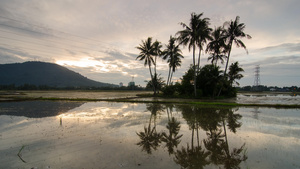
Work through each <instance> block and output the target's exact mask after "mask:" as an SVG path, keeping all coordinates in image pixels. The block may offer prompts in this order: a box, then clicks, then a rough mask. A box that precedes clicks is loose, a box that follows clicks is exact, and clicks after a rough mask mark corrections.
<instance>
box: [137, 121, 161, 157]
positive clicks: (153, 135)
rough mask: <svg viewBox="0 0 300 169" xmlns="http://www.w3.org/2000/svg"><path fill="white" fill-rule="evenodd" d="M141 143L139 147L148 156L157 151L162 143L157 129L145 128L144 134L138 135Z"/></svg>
mask: <svg viewBox="0 0 300 169" xmlns="http://www.w3.org/2000/svg"><path fill="white" fill-rule="evenodd" d="M136 134H137V135H138V136H139V137H140V139H141V141H140V142H138V143H137V145H139V146H141V147H142V151H146V152H147V153H148V154H151V153H152V149H153V150H156V149H157V147H158V146H159V143H160V138H161V134H160V133H157V132H156V131H155V127H153V128H152V129H151V127H150V125H149V127H148V128H146V127H144V132H139V133H136Z"/></svg>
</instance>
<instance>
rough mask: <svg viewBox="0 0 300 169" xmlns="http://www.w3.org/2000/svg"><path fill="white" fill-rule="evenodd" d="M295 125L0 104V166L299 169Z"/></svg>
mask: <svg viewBox="0 0 300 169" xmlns="http://www.w3.org/2000/svg"><path fill="white" fill-rule="evenodd" d="M245 97H248V96H245ZM299 124H300V110H299V109H274V108H259V107H252V108H247V107H240V108H234V109H232V108H224V107H223V108H221V107H220V108H218V109H216V108H203V107H198V106H194V105H180V104H177V105H173V104H150V103H149V104H132V103H112V102H63V101H60V102H51V101H25V102H1V103H0V142H1V144H0V157H1V158H0V168H20V169H21V168H24V169H25V168H26V169H28V168H38V169H39V168H42V169H44V168H128V169H132V168H133V169H134V168H149V169H150V168H151V169H152V168H162V169H165V168H280V169H281V168H300V161H299V159H300V153H299V152H300V125H299Z"/></svg>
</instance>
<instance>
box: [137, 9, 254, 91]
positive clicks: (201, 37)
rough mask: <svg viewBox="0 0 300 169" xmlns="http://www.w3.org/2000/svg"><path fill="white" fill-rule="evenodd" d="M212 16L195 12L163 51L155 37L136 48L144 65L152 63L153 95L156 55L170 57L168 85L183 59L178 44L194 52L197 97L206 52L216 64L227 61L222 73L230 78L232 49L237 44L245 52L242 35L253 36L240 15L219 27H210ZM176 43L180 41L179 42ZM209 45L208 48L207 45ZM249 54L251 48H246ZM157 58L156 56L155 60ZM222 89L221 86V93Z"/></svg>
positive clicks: (168, 58)
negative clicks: (199, 76) (229, 65)
mask: <svg viewBox="0 0 300 169" xmlns="http://www.w3.org/2000/svg"><path fill="white" fill-rule="evenodd" d="M209 21H210V19H209V18H203V13H200V14H196V13H192V14H191V18H190V22H189V23H188V24H185V23H180V25H182V27H183V30H180V31H178V32H177V33H176V37H172V36H171V37H170V40H169V44H168V45H167V48H166V49H165V50H164V51H161V50H160V49H161V47H162V45H160V42H158V41H155V42H154V43H152V38H150V37H149V38H148V39H147V40H145V41H142V44H141V45H140V46H138V47H137V49H139V50H140V54H139V55H138V57H137V59H139V60H144V64H145V66H147V65H148V66H149V71H150V75H151V81H152V84H153V85H152V87H153V91H154V94H155V93H156V88H155V86H156V85H155V83H157V81H155V79H157V78H155V77H156V76H157V74H156V58H157V56H162V57H163V59H165V60H167V62H168V64H169V74H168V80H167V85H169V84H170V83H171V79H172V74H173V73H174V72H175V70H176V68H177V67H179V66H180V65H181V59H182V58H183V56H182V52H181V50H180V49H179V46H180V45H182V46H187V47H188V49H189V51H191V50H192V53H193V69H194V79H193V86H194V95H195V96H197V84H196V83H197V80H196V78H197V75H198V74H199V72H200V59H201V58H200V57H201V54H202V52H203V51H205V52H206V53H209V57H208V60H211V63H212V64H213V65H215V66H216V67H217V63H218V61H221V63H222V64H224V60H225V61H226V65H225V69H224V72H223V77H224V79H225V78H227V74H226V73H227V68H228V64H229V58H230V54H231V50H232V45H233V44H236V46H237V47H242V48H244V49H245V50H246V51H247V49H246V46H245V44H244V43H243V42H242V40H241V39H242V38H244V37H246V38H248V39H250V38H251V36H250V35H248V34H246V33H244V29H245V24H244V23H240V17H239V16H237V17H236V18H235V20H234V21H233V20H231V21H229V22H225V23H224V24H223V26H220V27H217V28H215V29H214V30H213V29H212V28H210V27H209V26H210V22H209ZM176 42H177V43H178V44H176ZM205 45H206V49H205V50H204V47H205ZM196 49H198V50H199V53H198V54H199V55H198V59H197V58H196ZM247 53H248V51H247ZM154 58H155V59H154ZM152 65H154V70H155V73H154V75H153V74H152V71H151V66H152ZM221 90H222V87H221V88H220V91H219V94H220V92H221Z"/></svg>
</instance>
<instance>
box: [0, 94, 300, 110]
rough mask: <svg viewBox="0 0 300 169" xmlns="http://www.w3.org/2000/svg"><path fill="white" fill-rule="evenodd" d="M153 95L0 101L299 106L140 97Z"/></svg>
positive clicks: (293, 106) (8, 97) (11, 97)
mask: <svg viewBox="0 0 300 169" xmlns="http://www.w3.org/2000/svg"><path fill="white" fill-rule="evenodd" d="M147 97H151V98H152V97H153V95H152V94H143V95H138V96H136V97H127V98H111V99H110V98H104V99H91V98H55V97H37V98H34V97H26V96H23V97H18V96H7V97H3V96H2V97H1V98H6V100H0V102H7V101H37V100H40V101H77V102H78V101H80V102H97V101H106V102H125V103H126V102H127V103H161V104H167V103H172V104H179V105H181V104H190V105H198V106H203V107H218V108H220V107H270V108H271V107H273V108H300V105H299V104H292V105H286V104H242V103H227V102H218V101H212V100H201V101H195V100H190V99H180V100H173V99H167V98H165V97H164V98H165V99H163V100H143V99H141V98H147Z"/></svg>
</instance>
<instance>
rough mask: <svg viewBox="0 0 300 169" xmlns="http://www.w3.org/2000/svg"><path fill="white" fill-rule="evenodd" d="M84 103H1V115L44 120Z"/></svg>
mask: <svg viewBox="0 0 300 169" xmlns="http://www.w3.org/2000/svg"><path fill="white" fill-rule="evenodd" d="M82 104H84V102H67V101H65V102H62V101H61V102H49V101H23V102H2V103H0V115H13V116H25V117H29V118H43V117H50V116H57V115H59V114H61V113H64V112H67V111H69V110H72V109H74V108H76V107H79V106H81V105H82Z"/></svg>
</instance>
